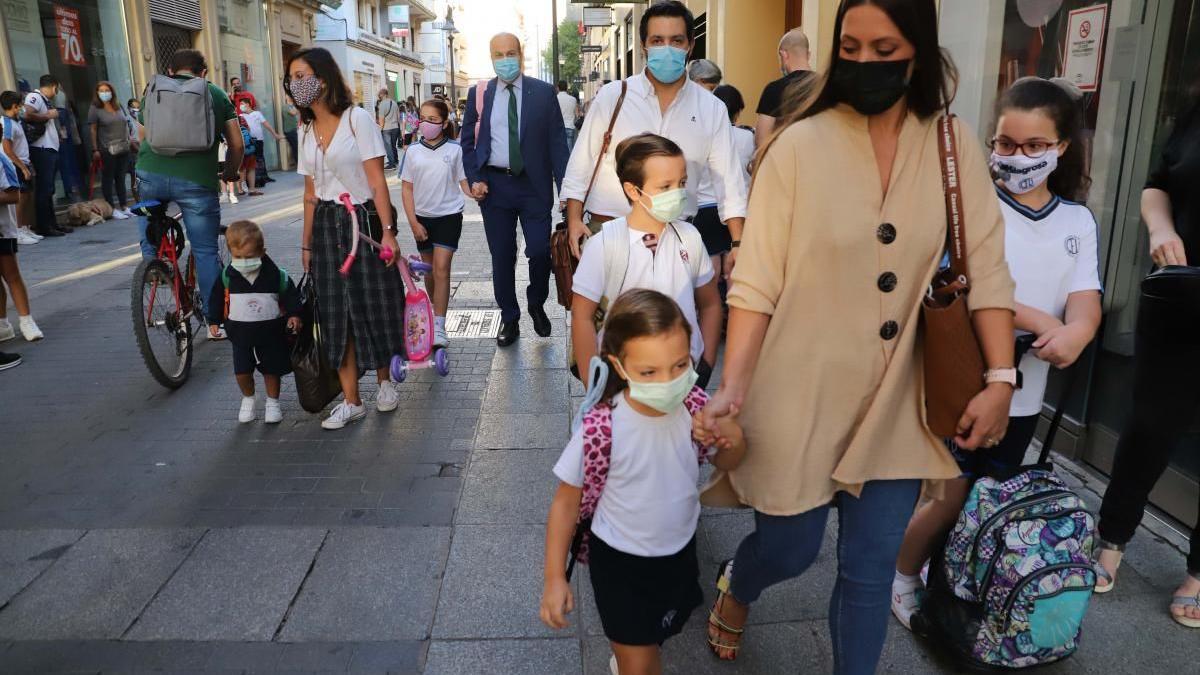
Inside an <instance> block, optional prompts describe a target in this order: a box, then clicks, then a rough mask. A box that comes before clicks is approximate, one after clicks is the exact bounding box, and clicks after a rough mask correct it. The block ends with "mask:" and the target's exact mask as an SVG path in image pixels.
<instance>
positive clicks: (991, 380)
mask: <svg viewBox="0 0 1200 675" xmlns="http://www.w3.org/2000/svg"><path fill="white" fill-rule="evenodd" d="M1022 379H1023V378H1022V377H1021V371H1019V370H1017V369H1016V368H992V369H991V370H988V371H986V372H984V374H983V383H984V384H995V383H997V382H1003V383H1004V384H1008V385H1011V386H1012V388H1013V389H1020V388H1021V384H1022V382H1021V380H1022Z"/></svg>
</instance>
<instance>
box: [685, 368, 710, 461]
mask: <svg viewBox="0 0 1200 675" xmlns="http://www.w3.org/2000/svg"><path fill="white" fill-rule="evenodd" d="M683 405H684V407H685V408H687V411H688V414H689V415H691V416H692V417H695V416H696V415H697V414H699V413H700V411H701V410H704V406H706V405H708V393H707V392H705V391H704V390H703V389H701V388H700V387H692V391H691V392H689V393H688V395H687V398H685V399H683ZM692 447H693V448H694V449H695V450H696V460H697V461H699V462H700V463H701V464H704V463H705V462H706V461H708V458H709V455H710V453H711V451H712V448H707V447H704V446H703V445H701V444H700V443H699V442H697V441H696V440H695V439H693V440H692Z"/></svg>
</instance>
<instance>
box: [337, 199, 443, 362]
mask: <svg viewBox="0 0 1200 675" xmlns="http://www.w3.org/2000/svg"><path fill="white" fill-rule="evenodd" d="M338 201H340V202H341V203H342V205H343V206H345V207H346V211H347V212H348V213H349V214H350V227H351V228H352V229H353V235H352V236H351V238H350V255H348V256H346V260H345V262H343V263H342V267H341V269H340V270H339V271H340V272H341V273H342V276H348V275H349V274H350V268H351V267H353V266H354V259H355V258H356V257H358V242H359V240H360V239H361V240H364V241H366V242H367V243H368V244H370V245H371V246H374V247H375V248H376V249H378V250H379V258H380V259H381V260H383V261H384V262H389V261H391V260H392V258H395V257H396V256H397V253H398V252H397V251H393V250H392V249H390V248H385V247H384V246H383V245H382V244H380V243H379V242H377V241H375V240H374V239H372V238H371V237H368V236H367V235H365V234H363V233H362V231H361V230H360V228H359V226H358V211H357V209H355V208H354V203H353V202H352V201H351V200H350V193H348V192H343V193H342V194H341V195H339V196H338ZM396 268H397V269H399V270H400V277H401V278H402V279H403V280H404V289H405V295H404V351H405V354H396V355H395V356H393V357H392V364H391V374H392V379H393V380H395V381H396V382H397V383H399V382H403V381H404V380H405V378H407V377H408V371H410V370H419V369H421V368H433V369H434V370H435V371H437V374H438V375H441V376H442V377H445V376H446V375H449V374H450V362H449V359H448V358H447V356H446V350H445V349H444V348H442V347H434V345H433V303H431V302H430V301H429V294H428V293H426V292H425V289H424V288H421V287H420V286H417V284H416V282H417V281H420V280H421V276H420V275H421V274H429V273H430V272H432V271H433V268H432V267H431V266H430V265H429V264H428V263H426V262H424V261H422V260H421V259H420V258H418V257H417V256H411V257H409V258H404V257H400V258H399V259H398V260H397V261H396ZM405 356H407V357H408V358H405Z"/></svg>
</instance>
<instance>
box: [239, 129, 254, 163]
mask: <svg viewBox="0 0 1200 675" xmlns="http://www.w3.org/2000/svg"><path fill="white" fill-rule="evenodd" d="M238 128H239V129H241V130H242V147H244V148H245V151H244V152H243V153H242V156H243V157H253V156H254V153H255V152H257V151H258V147H257V146H255V145H254V137H253V136H251V135H250V127H248V126H246V124H245V123H244V122H240V123H239V124H238Z"/></svg>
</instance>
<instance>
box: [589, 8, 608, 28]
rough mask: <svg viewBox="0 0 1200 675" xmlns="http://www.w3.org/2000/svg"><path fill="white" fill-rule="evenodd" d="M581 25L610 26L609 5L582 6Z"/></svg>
mask: <svg viewBox="0 0 1200 675" xmlns="http://www.w3.org/2000/svg"><path fill="white" fill-rule="evenodd" d="M583 25H584V26H585V27H591V26H597V27H604V26H611V25H612V8H611V7H584V8H583Z"/></svg>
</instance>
